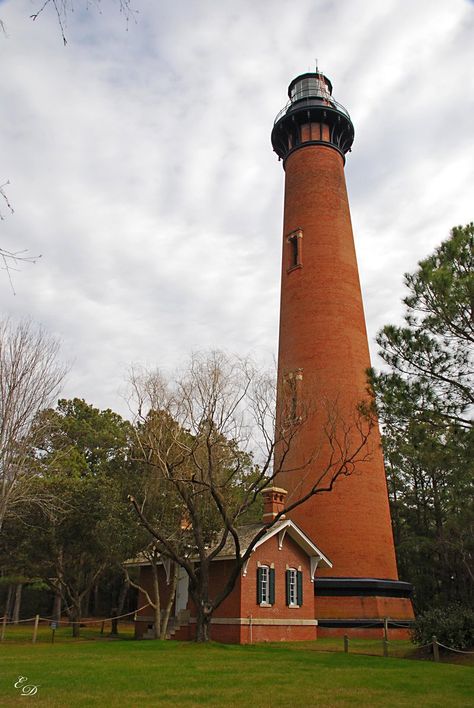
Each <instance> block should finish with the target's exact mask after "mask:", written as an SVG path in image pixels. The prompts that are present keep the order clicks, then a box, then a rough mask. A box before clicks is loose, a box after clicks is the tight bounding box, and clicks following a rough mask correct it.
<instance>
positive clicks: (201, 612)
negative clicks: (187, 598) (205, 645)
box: [196, 602, 213, 642]
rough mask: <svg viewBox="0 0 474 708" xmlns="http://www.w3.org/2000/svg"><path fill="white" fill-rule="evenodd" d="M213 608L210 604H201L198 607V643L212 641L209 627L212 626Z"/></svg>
mask: <svg viewBox="0 0 474 708" xmlns="http://www.w3.org/2000/svg"><path fill="white" fill-rule="evenodd" d="M212 612H213V608H212V606H211V604H210V603H209V602H201V603H200V604H199V605H198V613H197V618H196V619H197V626H196V641H197V642H208V641H209V639H210V634H209V629H210V627H209V625H210V624H211V618H212Z"/></svg>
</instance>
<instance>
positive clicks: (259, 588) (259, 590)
mask: <svg viewBox="0 0 474 708" xmlns="http://www.w3.org/2000/svg"><path fill="white" fill-rule="evenodd" d="M261 602H262V569H261V568H257V605H259V604H260V603H261Z"/></svg>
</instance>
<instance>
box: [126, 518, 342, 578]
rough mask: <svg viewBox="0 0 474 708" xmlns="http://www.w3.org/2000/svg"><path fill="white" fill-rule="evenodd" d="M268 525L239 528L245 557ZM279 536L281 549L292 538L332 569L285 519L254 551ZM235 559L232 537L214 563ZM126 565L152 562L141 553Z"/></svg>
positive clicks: (297, 528)
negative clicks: (288, 538)
mask: <svg viewBox="0 0 474 708" xmlns="http://www.w3.org/2000/svg"><path fill="white" fill-rule="evenodd" d="M265 526H266V524H264V523H258V524H246V525H245V526H239V527H238V528H237V529H236V531H237V533H238V535H239V540H240V552H241V554H242V555H243V554H244V553H245V551H246V550H247V548H248V547H249V545H250V543H251V542H252V540H253V539H254V538H255V536H256V534H257V533H258V532H259V531H260V530H261V529H263V528H265ZM277 534H279V535H280V536H279V544H280V547H281V545H282V544H283V539H284V537H285V535H286V534H288V536H290V538H291V539H292V540H293V541H294V542H295V543H296V544H297V545H298V546H300V548H302V549H303V551H304V552H305V553H306V554H307V555H308V557H310V558H314V559H316V560H317V561H318V563H321V564H322V565H323V566H326V567H327V568H332V563H331V561H330V560H329V558H327V556H325V555H324V553H323V552H322V551H321V550H320V549H319V548H318V547H317V546H315V544H314V543H313V542H312V541H311V539H310V538H308V536H306V534H305V533H303V531H302V530H301V529H300V528H299V526H297V525H296V524H295V523H294V521H292V520H291V519H283V520H281V521H278V522H277V523H276V524H275V525H274V526H272V527H271V528H269V529H268V530H267V532H266V533H265V535H264V536H262V538H261V539H260V540H259V541H258V542H257V543H256V544H255V546H254V548H253V549H252V553H253V551H255V550H256V549H257V548H258V547H259V546H262V545H263V544H264V543H266V542H267V541H269V540H270V539H271V538H273V537H274V536H276V535H277ZM233 558H235V545H234V539H233V537H232V536H230V535H229V536H228V537H227V541H226V543H225V545H224V548H223V549H222V550H221V552H220V553H219V554H218V555H217V556H216V557H215V558H214V561H219V560H231V559H233ZM125 564H126V565H130V566H143V565H149V564H150V562H149V560H148V559H147V558H146V556H144V554H143V553H139V554H138V556H137V557H136V558H133V559H130V560H127V561H125Z"/></svg>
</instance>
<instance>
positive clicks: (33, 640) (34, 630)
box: [32, 615, 40, 644]
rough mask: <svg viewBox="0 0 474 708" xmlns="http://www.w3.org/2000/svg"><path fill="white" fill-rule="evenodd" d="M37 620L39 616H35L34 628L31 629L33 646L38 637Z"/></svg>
mask: <svg viewBox="0 0 474 708" xmlns="http://www.w3.org/2000/svg"><path fill="white" fill-rule="evenodd" d="M39 618H40V616H39V615H36V617H35V626H34V627H33V639H32V642H33V644H34V643H35V642H36V637H37V635H38V624H39Z"/></svg>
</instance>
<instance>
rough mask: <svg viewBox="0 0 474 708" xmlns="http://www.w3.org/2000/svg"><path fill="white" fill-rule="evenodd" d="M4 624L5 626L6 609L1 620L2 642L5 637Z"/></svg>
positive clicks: (0, 639) (0, 638)
mask: <svg viewBox="0 0 474 708" xmlns="http://www.w3.org/2000/svg"><path fill="white" fill-rule="evenodd" d="M6 626H7V611H6V609H5V614H4V615H3V622H2V635H1V637H0V641H2V642H3V640H4V639H5V628H6Z"/></svg>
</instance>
